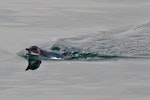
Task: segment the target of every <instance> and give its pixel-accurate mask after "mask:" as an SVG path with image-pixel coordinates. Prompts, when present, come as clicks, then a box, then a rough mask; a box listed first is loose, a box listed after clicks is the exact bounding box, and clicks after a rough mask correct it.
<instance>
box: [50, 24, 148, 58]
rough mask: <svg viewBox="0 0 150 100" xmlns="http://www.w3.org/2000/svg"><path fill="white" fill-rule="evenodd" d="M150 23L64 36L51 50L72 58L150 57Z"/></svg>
mask: <svg viewBox="0 0 150 100" xmlns="http://www.w3.org/2000/svg"><path fill="white" fill-rule="evenodd" d="M149 44H150V23H146V24H141V25H139V26H137V27H135V28H133V29H130V30H127V31H123V32H118V33H115V32H106V31H102V32H99V33H94V34H89V35H83V36H78V37H73V38H64V39H60V40H59V41H57V42H56V43H55V44H54V45H53V46H52V47H49V48H51V50H53V51H55V52H58V53H61V54H65V55H70V56H72V59H78V60H81V59H84V60H86V59H88V60H89V59H91V60H94V59H110V58H111V59H112V58H115V59H116V58H150V45H149Z"/></svg>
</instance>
